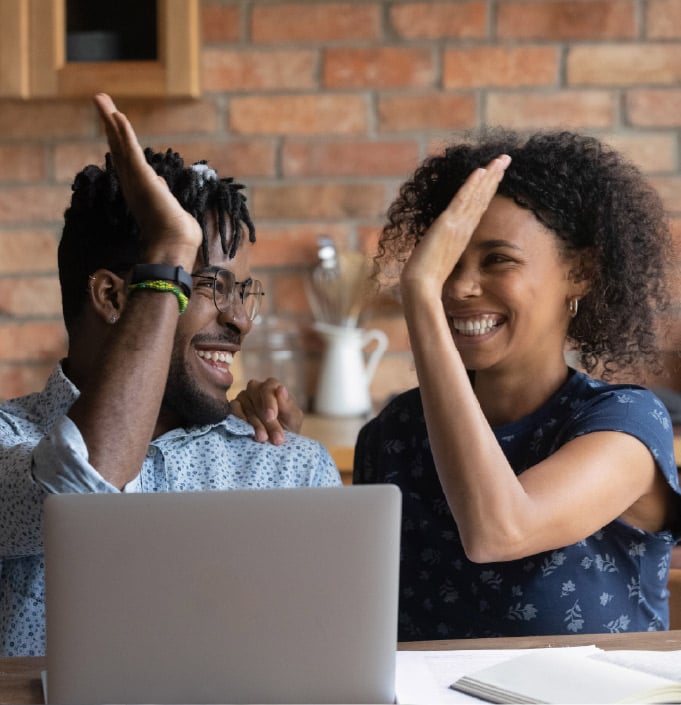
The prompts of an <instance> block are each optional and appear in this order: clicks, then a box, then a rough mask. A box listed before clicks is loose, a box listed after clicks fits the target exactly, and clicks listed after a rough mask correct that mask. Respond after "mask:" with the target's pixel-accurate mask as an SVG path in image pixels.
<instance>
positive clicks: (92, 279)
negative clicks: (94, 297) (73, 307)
mask: <svg viewBox="0 0 681 705" xmlns="http://www.w3.org/2000/svg"><path fill="white" fill-rule="evenodd" d="M87 279H88V281H87V288H88V291H92V287H93V286H94V285H95V279H96V277H95V275H94V274H90V275H89V276H88V278H87Z"/></svg>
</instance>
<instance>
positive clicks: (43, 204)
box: [0, 186, 70, 223]
mask: <svg viewBox="0 0 681 705" xmlns="http://www.w3.org/2000/svg"><path fill="white" fill-rule="evenodd" d="M69 200H70V193H69V191H68V190H67V189H65V188H64V187H63V186H13V187H10V188H6V189H3V190H1V191H0V223H25V222H27V221H32V222H38V221H56V222H63V220H64V218H63V215H64V209H65V208H66V207H67V206H68V203H69Z"/></svg>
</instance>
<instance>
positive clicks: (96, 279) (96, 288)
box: [87, 269, 127, 324]
mask: <svg viewBox="0 0 681 705" xmlns="http://www.w3.org/2000/svg"><path fill="white" fill-rule="evenodd" d="M87 288H88V297H89V300H90V305H91V306H92V309H93V311H94V312H95V314H96V315H97V316H98V317H100V318H101V319H102V320H103V321H104V322H106V323H108V324H113V323H116V322H117V321H118V319H119V318H120V316H121V313H122V311H123V308H124V307H125V302H126V301H127V284H126V280H125V279H123V278H122V277H119V276H118V275H117V274H114V273H113V272H111V271H109V270H108V269H98V270H97V271H95V272H93V273H92V274H90V276H89V277H88V285H87Z"/></svg>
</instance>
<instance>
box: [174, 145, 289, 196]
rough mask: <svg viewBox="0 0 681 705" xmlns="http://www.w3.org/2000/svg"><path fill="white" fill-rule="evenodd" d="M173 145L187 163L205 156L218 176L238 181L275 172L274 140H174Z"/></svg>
mask: <svg viewBox="0 0 681 705" xmlns="http://www.w3.org/2000/svg"><path fill="white" fill-rule="evenodd" d="M172 147H173V149H174V150H176V151H177V152H179V153H180V154H181V155H182V157H183V159H184V160H185V162H186V163H187V164H192V163H194V162H197V161H199V160H201V159H207V160H208V163H209V165H210V166H212V167H213V168H214V169H215V170H216V171H217V172H218V174H220V176H232V177H234V178H235V179H236V180H237V181H239V180H242V179H244V178H246V177H253V176H274V175H275V174H276V144H275V143H274V141H273V140H269V139H254V140H238V141H234V142H174V143H173V145H172ZM246 185H247V186H248V183H246Z"/></svg>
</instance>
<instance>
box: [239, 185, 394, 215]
mask: <svg viewBox="0 0 681 705" xmlns="http://www.w3.org/2000/svg"><path fill="white" fill-rule="evenodd" d="M251 201H252V205H251V212H252V213H253V214H254V216H255V217H256V218H267V219H289V218H291V219H305V220H310V219H315V220H319V219H325V218H329V219H335V218H380V217H381V216H382V215H383V212H384V201H385V193H384V189H383V186H381V185H380V184H373V183H361V182H359V181H355V182H353V183H350V184H336V183H321V184H295V185H282V186H256V187H254V188H253V189H252V190H251Z"/></svg>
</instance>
